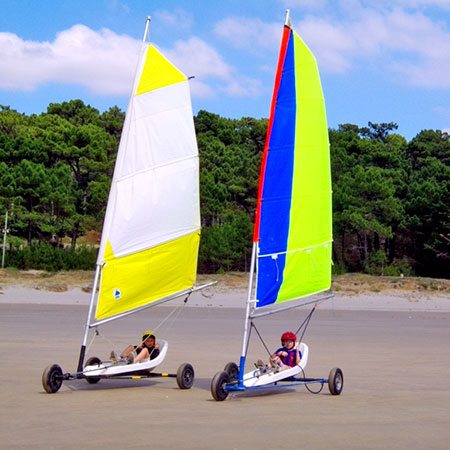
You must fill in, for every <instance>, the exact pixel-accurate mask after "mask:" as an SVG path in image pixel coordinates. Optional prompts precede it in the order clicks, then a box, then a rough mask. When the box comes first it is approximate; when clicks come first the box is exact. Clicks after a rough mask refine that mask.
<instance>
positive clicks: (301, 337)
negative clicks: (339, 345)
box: [295, 305, 316, 342]
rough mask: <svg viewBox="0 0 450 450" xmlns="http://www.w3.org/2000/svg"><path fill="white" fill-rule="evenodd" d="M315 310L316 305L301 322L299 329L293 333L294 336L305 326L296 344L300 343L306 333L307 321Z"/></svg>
mask: <svg viewBox="0 0 450 450" xmlns="http://www.w3.org/2000/svg"><path fill="white" fill-rule="evenodd" d="M315 310H316V305H314V308H313V309H312V310H311V312H310V313H309V314H308V315H307V316H306V319H305V320H304V321H303V323H302V324H301V325H300V327H299V329H298V330H297V331H296V332H295V335H297V334H298V333H299V331H300V330H301V329H302V327H303V325H305V328H304V330H303V333H302V335H301V336H300V339H299V340H298V342H302V339H303V336H304V335H305V333H306V329H307V328H308V325H309V321H310V320H311V316H312V315H313V313H314V311H315Z"/></svg>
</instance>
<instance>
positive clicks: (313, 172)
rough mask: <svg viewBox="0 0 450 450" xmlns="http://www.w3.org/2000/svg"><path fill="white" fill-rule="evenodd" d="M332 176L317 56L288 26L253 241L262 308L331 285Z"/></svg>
mask: <svg viewBox="0 0 450 450" xmlns="http://www.w3.org/2000/svg"><path fill="white" fill-rule="evenodd" d="M331 221H332V216H331V174H330V157H329V144H328V129H327V121H326V113H325V102H324V98H323V93H322V87H321V83H320V77H319V72H318V69H317V64H316V61H315V58H314V56H313V54H312V53H311V52H310V50H309V49H308V47H307V46H306V45H305V44H304V43H303V41H302V40H301V39H300V37H299V36H298V35H297V34H296V33H295V32H294V31H293V30H292V29H291V28H290V27H289V26H285V27H284V31H283V37H282V42H281V50H280V56H279V61H278V67H277V73H276V77H275V87H274V92H273V98H272V105H271V113H270V119H269V124H268V131H267V138H266V144H265V148H264V153H263V160H262V164H261V174H260V182H259V189H258V203H257V211H256V218H255V228H254V236H253V241H254V242H255V243H257V288H256V299H257V305H256V306H257V307H262V306H267V305H271V304H273V303H278V302H283V301H288V300H292V299H296V298H300V297H305V296H307V295H311V294H314V293H317V292H320V291H323V290H326V289H329V288H330V284H331V242H332V226H331Z"/></svg>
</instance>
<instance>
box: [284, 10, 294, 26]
mask: <svg viewBox="0 0 450 450" xmlns="http://www.w3.org/2000/svg"><path fill="white" fill-rule="evenodd" d="M290 14H291V11H290V10H289V9H287V10H286V19H285V21H284V25H285V26H286V27H289V28H292V23H291V17H290Z"/></svg>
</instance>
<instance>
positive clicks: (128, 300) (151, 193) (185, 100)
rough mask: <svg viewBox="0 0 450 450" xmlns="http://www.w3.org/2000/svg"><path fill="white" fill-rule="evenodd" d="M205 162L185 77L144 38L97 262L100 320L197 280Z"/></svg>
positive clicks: (165, 296) (154, 299)
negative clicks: (202, 163)
mask: <svg viewBox="0 0 450 450" xmlns="http://www.w3.org/2000/svg"><path fill="white" fill-rule="evenodd" d="M199 205H200V201H199V162H198V150H197V141H196V137H195V129H194V122H193V114H192V106H191V99H190V92H189V84H188V81H187V77H186V76H185V75H184V74H183V73H182V72H181V71H180V70H179V69H178V68H177V67H175V66H174V65H173V64H172V63H171V62H170V61H169V60H168V59H166V58H165V57H164V56H163V55H162V54H161V53H160V52H159V51H158V50H157V49H156V48H155V47H153V46H152V45H150V44H147V43H144V44H143V49H142V51H141V54H140V59H139V62H138V69H137V73H136V79H135V81H134V87H133V93H132V95H131V98H130V102H129V106H128V109H127V114H126V119H125V123H124V127H123V131H122V137H121V141H120V145H119V150H118V155H117V160H116V166H115V169H114V176H113V180H112V184H111V190H110V194H109V199H108V206H107V211H106V214H105V221H104V226H103V232H102V241H101V244H100V250H99V256H98V259H97V264H98V265H99V266H101V268H102V270H101V279H100V287H99V294H98V299H97V309H96V319H97V320H104V319H106V318H108V317H111V316H118V315H121V314H123V313H126V312H128V311H133V310H136V309H139V308H142V307H143V306H145V305H147V304H149V303H152V302H155V303H157V302H158V301H159V300H160V299H162V298H168V297H171V296H174V295H177V294H178V293H180V292H184V291H186V290H189V289H191V288H192V286H193V285H194V284H195V278H196V270H197V255H198V246H199V240H200V206H199Z"/></svg>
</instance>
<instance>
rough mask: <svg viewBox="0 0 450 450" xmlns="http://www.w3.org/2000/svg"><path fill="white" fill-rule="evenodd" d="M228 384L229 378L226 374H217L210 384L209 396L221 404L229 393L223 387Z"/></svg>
mask: <svg viewBox="0 0 450 450" xmlns="http://www.w3.org/2000/svg"><path fill="white" fill-rule="evenodd" d="M229 382H230V376H229V375H228V373H227V372H225V371H223V372H217V373H216V375H215V376H214V378H213V379H212V382H211V394H212V396H213V398H214V400H217V401H218V402H221V401H223V400H225V399H226V398H227V397H228V394H229V393H230V392H229V391H228V390H227V389H226V388H225V386H226V385H227V384H228V383H229Z"/></svg>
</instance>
